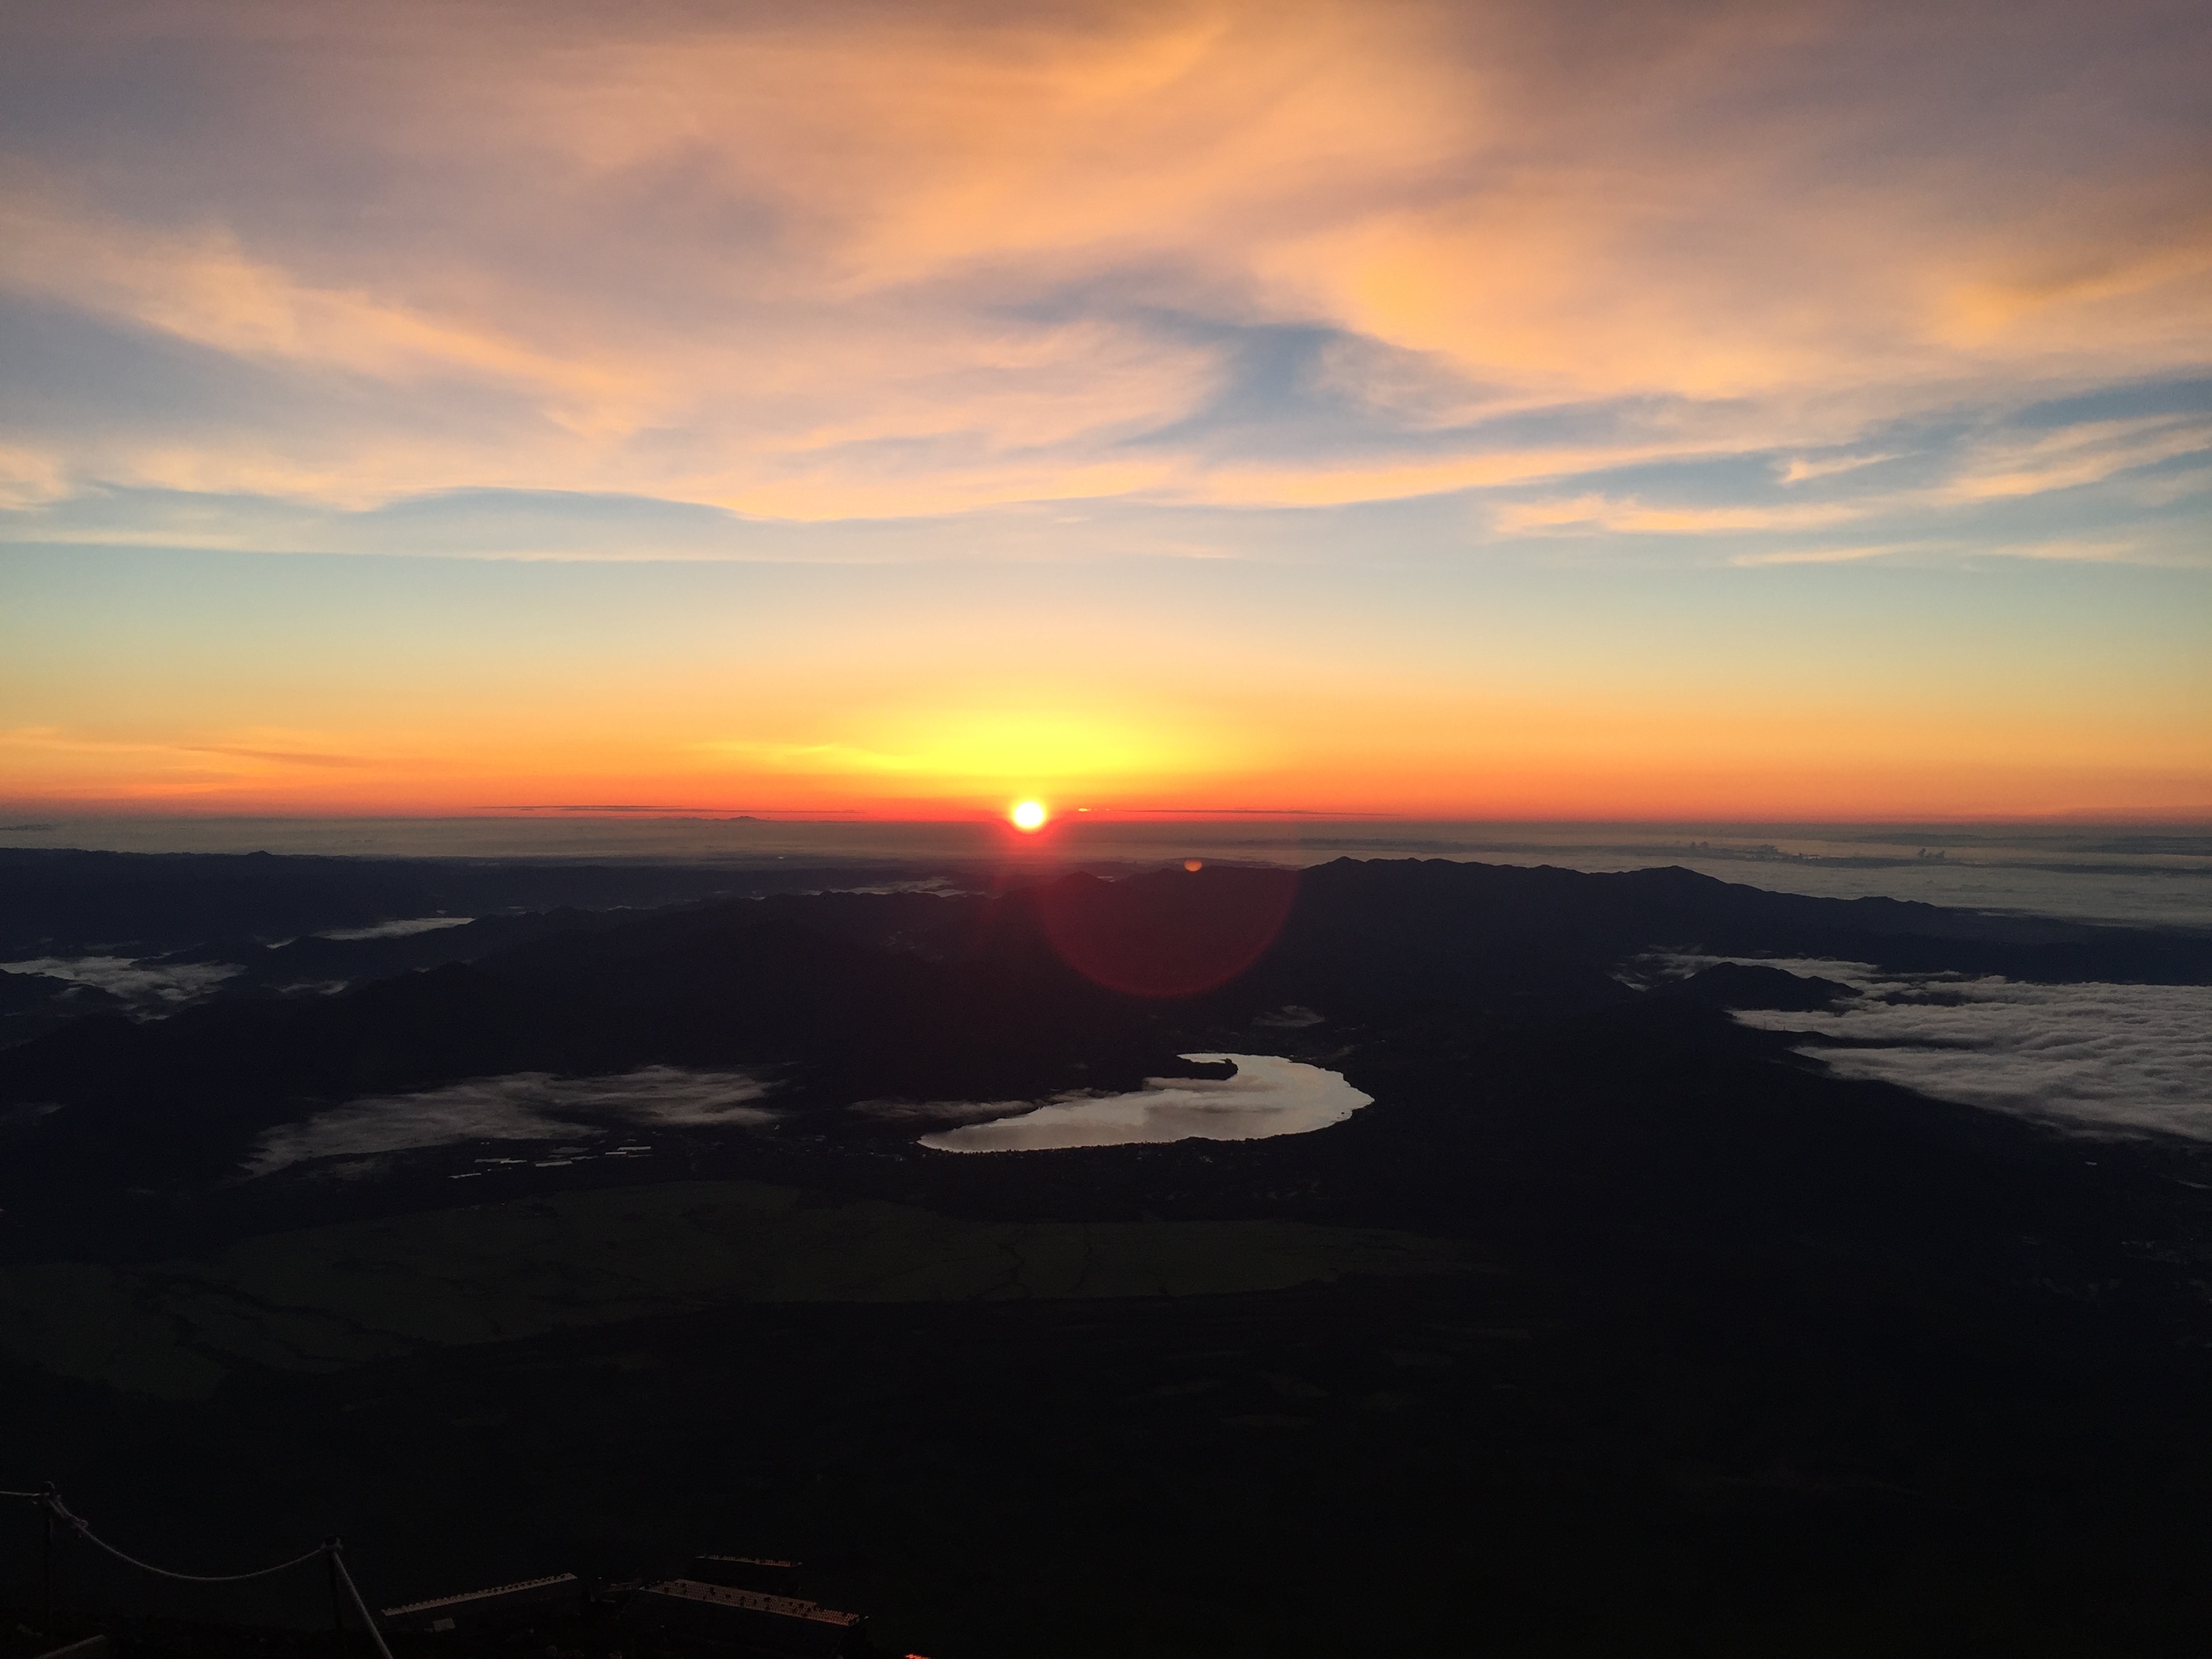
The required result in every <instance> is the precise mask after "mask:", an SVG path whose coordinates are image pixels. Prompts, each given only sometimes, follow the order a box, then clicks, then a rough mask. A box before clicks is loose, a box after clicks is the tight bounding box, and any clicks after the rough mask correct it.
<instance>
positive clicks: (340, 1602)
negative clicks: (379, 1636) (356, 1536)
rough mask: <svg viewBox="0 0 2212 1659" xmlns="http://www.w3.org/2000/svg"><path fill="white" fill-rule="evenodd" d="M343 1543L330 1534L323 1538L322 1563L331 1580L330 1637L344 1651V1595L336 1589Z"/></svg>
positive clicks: (340, 1650) (338, 1649) (338, 1648)
mask: <svg viewBox="0 0 2212 1659" xmlns="http://www.w3.org/2000/svg"><path fill="white" fill-rule="evenodd" d="M344 1547H345V1545H344V1543H343V1541H341V1540H340V1539H339V1538H338V1537H337V1534H331V1536H330V1537H328V1538H325V1540H323V1565H324V1568H325V1571H327V1572H328V1573H329V1574H330V1580H331V1642H332V1644H333V1645H334V1646H335V1647H336V1648H337V1651H339V1652H340V1653H343V1652H344V1651H345V1596H344V1594H343V1592H342V1591H341V1590H340V1589H338V1552H339V1551H340V1550H342V1549H343V1548H344Z"/></svg>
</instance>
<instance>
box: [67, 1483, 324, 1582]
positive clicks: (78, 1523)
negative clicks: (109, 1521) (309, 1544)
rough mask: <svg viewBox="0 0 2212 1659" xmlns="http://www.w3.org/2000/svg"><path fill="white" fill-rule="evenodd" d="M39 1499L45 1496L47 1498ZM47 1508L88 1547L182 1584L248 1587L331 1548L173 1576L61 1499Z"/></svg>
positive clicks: (304, 1562)
mask: <svg viewBox="0 0 2212 1659" xmlns="http://www.w3.org/2000/svg"><path fill="white" fill-rule="evenodd" d="M40 1495H41V1496H44V1495H45V1494H40ZM47 1507H48V1508H49V1509H51V1510H52V1511H53V1515H54V1518H55V1519H56V1520H57V1521H59V1522H61V1523H62V1524H63V1525H64V1526H65V1527H67V1528H69V1529H70V1531H71V1532H74V1533H75V1534H76V1535H77V1536H78V1537H80V1538H82V1539H83V1540H84V1541H85V1542H86V1543H88V1544H90V1545H93V1546H94V1547H97V1548H100V1549H103V1550H106V1552H107V1553H109V1554H110V1555H112V1556H113V1557H114V1558H115V1559H117V1560H118V1561H121V1562H123V1563H125V1565H129V1566H133V1567H136V1568H137V1569H138V1571H141V1572H150V1573H152V1574H154V1575H155V1577H159V1578H173V1579H176V1580H177V1581H178V1582H179V1583H185V1584H240V1583H245V1582H246V1580H247V1579H249V1578H266V1577H270V1575H271V1574H274V1573H279V1572H286V1571H290V1570H291V1569H292V1568H294V1567H296V1566H301V1565H305V1564H306V1563H307V1562H309V1561H312V1560H313V1559H315V1558H316V1557H317V1556H319V1555H327V1554H329V1553H330V1547H329V1546H328V1545H326V1544H318V1545H316V1546H315V1547H314V1548H313V1549H311V1550H309V1551H308V1552H307V1553H306V1554H305V1555H295V1556H294V1557H293V1558H292V1559H290V1560H289V1561H279V1562H278V1563H277V1564H276V1565H275V1566H273V1567H257V1568H255V1569H254V1570H253V1571H252V1572H219V1573H204V1572H171V1571H169V1570H168V1569H167V1567H157V1566H155V1565H154V1564H153V1563H152V1562H150V1561H141V1560H140V1559H138V1558H137V1556H135V1555H125V1553H123V1552H122V1551H121V1550H119V1549H118V1548H116V1547H115V1546H114V1545H112V1544H111V1543H109V1542H108V1541H106V1539H104V1538H100V1537H97V1536H95V1535H94V1533H93V1530H92V1528H91V1527H90V1526H89V1525H88V1524H87V1522H86V1521H85V1518H84V1517H83V1516H81V1515H76V1514H72V1513H71V1512H70V1509H69V1506H68V1505H67V1504H64V1503H63V1502H62V1500H61V1499H60V1498H47Z"/></svg>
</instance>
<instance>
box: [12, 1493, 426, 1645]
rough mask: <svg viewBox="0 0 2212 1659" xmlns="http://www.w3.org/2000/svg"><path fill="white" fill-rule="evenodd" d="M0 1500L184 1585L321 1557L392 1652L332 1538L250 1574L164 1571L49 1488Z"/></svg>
mask: <svg viewBox="0 0 2212 1659" xmlns="http://www.w3.org/2000/svg"><path fill="white" fill-rule="evenodd" d="M0 1498H37V1499H38V1500H39V1502H40V1505H41V1507H43V1508H44V1509H45V1510H46V1513H47V1514H49V1515H51V1516H53V1518H54V1519H55V1520H57V1521H58V1522H61V1523H62V1524H63V1525H64V1526H65V1527H67V1528H69V1529H70V1531H71V1532H73V1533H75V1534H76V1535H77V1536H78V1537H79V1538H82V1540H84V1541H85V1542H86V1543H88V1544H90V1545H92V1546H93V1547H95V1548H97V1549H103V1550H106V1552H107V1553H109V1554H110V1555H112V1556H113V1557H114V1558H115V1559H117V1560H118V1561H120V1562H122V1563H123V1564H124V1565H126V1566H132V1567H136V1568H137V1569H138V1571H141V1572H150V1573H152V1574H153V1575H154V1576H155V1577H157V1578H173V1579H175V1580H176V1581H177V1582H178V1583H184V1584H242V1583H246V1581H247V1580H248V1579H252V1578H267V1577H271V1576H273V1575H275V1574H276V1573H280V1572H289V1571H291V1570H292V1569H293V1568H294V1567H299V1566H305V1565H307V1563H308V1562H310V1561H312V1560H313V1559H315V1558H316V1557H318V1556H322V1557H325V1558H326V1559H328V1560H329V1562H330V1564H331V1574H332V1576H333V1577H336V1578H337V1581H338V1583H341V1584H343V1585H344V1586H345V1593H346V1599H347V1600H348V1601H351V1602H352V1603H353V1610H354V1611H355V1612H356V1613H358V1614H360V1615H361V1627H362V1629H363V1630H365V1631H367V1632H368V1639H369V1640H370V1641H371V1642H373V1643H374V1644H376V1651H377V1653H378V1654H379V1655H380V1656H381V1659H392V1650H391V1649H390V1648H388V1647H386V1645H385V1642H384V1632H382V1631H380V1630H379V1629H378V1628H377V1627H376V1620H375V1619H374V1617H373V1616H372V1615H371V1614H370V1613H369V1611H368V1602H367V1601H363V1600H362V1595H361V1586H360V1585H358V1584H356V1583H354V1582H353V1574H352V1573H351V1572H350V1571H348V1569H347V1567H346V1564H345V1546H344V1545H343V1544H342V1543H340V1542H339V1541H338V1540H337V1539H335V1538H325V1540H323V1541H322V1542H321V1543H319V1544H318V1545H316V1546H315V1547H314V1548H313V1549H311V1550H309V1551H308V1552H307V1553H306V1554H305V1555H295V1556H294V1557H293V1558H292V1559H290V1560H289V1561H279V1562H278V1563H277V1564H276V1565H275V1566H273V1567H257V1568H255V1569H254V1570H253V1571H252V1572H222V1573H206V1572H172V1571H169V1569H168V1568H167V1567H157V1566H155V1565H154V1564H153V1563H152V1562H150V1561H141V1560H140V1559H138V1558H137V1556H135V1555H125V1553H123V1552H122V1551H121V1550H119V1549H118V1548H116V1547H115V1546H114V1545H112V1544H111V1543H109V1542H108V1541H106V1539H104V1538H101V1537H100V1536H98V1535H97V1534H94V1531H93V1529H92V1528H91V1526H90V1524H89V1523H88V1522H87V1521H86V1520H85V1518H84V1517H83V1516H81V1515H78V1514H76V1512H75V1511H74V1510H71V1509H70V1507H69V1505H68V1504H64V1503H63V1502H62V1499H61V1494H60V1493H59V1492H56V1491H55V1490H54V1489H53V1488H52V1486H49V1487H47V1488H46V1490H45V1491H44V1492H0Z"/></svg>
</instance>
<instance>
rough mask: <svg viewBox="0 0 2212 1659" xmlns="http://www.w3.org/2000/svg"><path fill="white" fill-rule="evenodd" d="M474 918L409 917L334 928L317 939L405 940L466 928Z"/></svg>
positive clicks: (317, 936)
mask: <svg viewBox="0 0 2212 1659" xmlns="http://www.w3.org/2000/svg"><path fill="white" fill-rule="evenodd" d="M475 920H476V918H475V917H474V916H409V917H406V918H405V919H404V920H403V921H380V922H378V923H377V924H376V925H375V926H374V927H333V928H331V929H330V930H328V931H327V932H325V933H318V934H316V935H315V937H316V938H317V939H405V938H407V937H409V936H410V935H411V934H415V933H436V932H437V931H438V930H439V929H440V928H441V927H466V926H467V925H468V924H469V923H470V922H472V921H475Z"/></svg>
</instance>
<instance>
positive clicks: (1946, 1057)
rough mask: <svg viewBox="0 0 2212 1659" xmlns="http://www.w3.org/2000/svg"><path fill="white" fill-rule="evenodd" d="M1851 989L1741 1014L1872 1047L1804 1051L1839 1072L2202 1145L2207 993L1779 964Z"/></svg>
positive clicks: (2210, 1014) (2211, 1086) (2211, 1126)
mask: <svg viewBox="0 0 2212 1659" xmlns="http://www.w3.org/2000/svg"><path fill="white" fill-rule="evenodd" d="M1773 965H1775V966H1778V967H1784V968H1787V969H1790V972H1792V973H1797V974H1816V975H1820V976H1822V977H1824V978H1828V979H1836V980H1841V981H1844V983H1846V984H1849V985H1852V986H1855V987H1857V988H1858V989H1859V990H1860V991H1861V992H1862V993H1863V996H1862V997H1861V999H1860V1000H1857V1001H1855V1002H1853V1003H1851V1004H1850V1005H1849V1006H1844V1007H1842V1008H1839V1009H1838V1010H1836V1011H1834V1012H1829V1013H1810V1014H1808V1013H1771V1012H1746V1013H1740V1014H1738V1015H1737V1016H1736V1018H1739V1019H1741V1020H1742V1021H1743V1022H1744V1023H1745V1024H1748V1025H1756V1026H1759V1027H1762V1028H1764V1029H1765V1030H1789V1031H1813V1032H1817V1033H1819V1034H1820V1036H1826V1037H1839V1038H1844V1039H1847V1040H1849V1041H1850V1042H1853V1043H1863V1044H1868V1045H1871V1046H1868V1047H1863V1048H1861V1047H1853V1048H1827V1047H1826V1046H1821V1047H1816V1048H1807V1049H1804V1050H1802V1052H1803V1053H1806V1054H1810V1055H1813V1056H1814V1057H1815V1058H1817V1059H1820V1060H1823V1061H1825V1062H1826V1064H1827V1065H1828V1066H1830V1067H1831V1068H1832V1069H1833V1070H1834V1071H1835V1072H1836V1073H1838V1075H1840V1076H1844V1077H1849V1078H1867V1079H1876V1080H1879V1081H1881V1082H1884V1083H1894V1084H1898V1085H1902V1086H1903V1087H1905V1088H1908V1089H1912V1090H1916V1091H1918V1092H1920V1093H1922V1094H1924V1095H1932V1096H1934V1097H1936V1098H1937V1099H1939V1100H1954V1101H1958V1102H1960V1103H1964V1104H1966V1105H1970V1106H1983V1107H1988V1108H1990V1109H1993V1110H1996V1111H2005V1112H2016V1113H2019V1114H2021V1115H2024V1116H2028V1117H2033V1118H2039V1119H2041V1120H2044V1121H2048V1122H2052V1123H2058V1124H2065V1125H2071V1126H2075V1127H2083V1128H2088V1129H2094V1130H2100V1131H2104V1132H2108V1133H2163V1134H2174V1135H2185V1136H2187V1137H2189V1138H2191V1139H2199V1140H2212V986H2200V985H2105V984H2085V985H2027V984H2022V983H2020V982H2017V981H2012V980H2007V979H2000V978H1987V979H1970V978H1966V977H1963V976H1957V975H1900V976H1890V975H1883V974H1881V972H1880V971H1879V970H1877V969H1873V968H1870V967H1869V966H1867V965H1866V964H1865V963H1839V962H1816V961H1804V962H1784V963H1775V964H1773Z"/></svg>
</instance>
